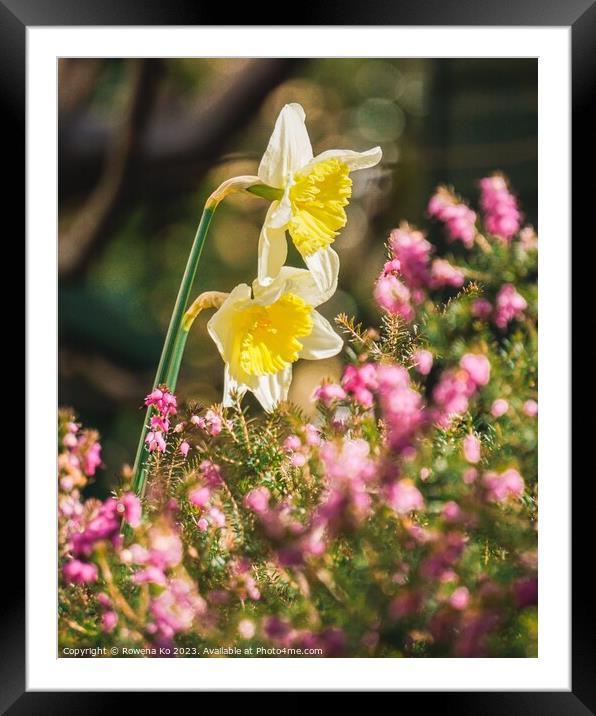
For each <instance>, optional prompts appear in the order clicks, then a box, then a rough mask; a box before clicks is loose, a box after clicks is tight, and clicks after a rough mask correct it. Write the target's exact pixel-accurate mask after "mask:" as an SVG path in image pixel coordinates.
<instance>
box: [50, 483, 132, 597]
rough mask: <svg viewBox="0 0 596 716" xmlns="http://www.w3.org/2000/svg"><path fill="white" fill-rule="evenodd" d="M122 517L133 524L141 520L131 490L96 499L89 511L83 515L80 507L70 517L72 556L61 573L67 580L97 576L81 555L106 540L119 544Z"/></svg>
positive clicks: (90, 551)
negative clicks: (96, 502)
mask: <svg viewBox="0 0 596 716" xmlns="http://www.w3.org/2000/svg"><path fill="white" fill-rule="evenodd" d="M79 504H80V503H79ZM123 518H124V520H125V521H126V522H128V523H129V524H130V525H131V526H132V527H136V526H138V525H139V524H140V521H141V503H140V500H139V498H138V497H137V496H136V495H135V494H133V493H132V492H126V493H124V495H122V497H121V498H120V499H117V498H115V497H109V498H108V499H107V500H105V502H103V503H99V506H98V507H97V508H96V509H95V510H94V511H93V512H91V514H90V515H85V512H84V510H83V509H81V510H78V511H77V514H76V516H72V517H71V518H70V520H69V526H68V542H67V543H66V548H67V550H68V552H69V553H70V554H71V555H72V556H73V557H74V559H69V560H68V561H67V562H66V563H65V565H64V568H63V576H64V579H65V581H66V582H67V583H71V582H72V583H83V582H94V581H96V580H97V568H96V566H95V565H94V564H92V563H89V562H86V561H83V560H82V559H80V558H85V557H87V558H89V557H90V556H91V555H92V553H93V550H94V549H95V547H96V545H97V544H99V543H100V542H103V541H109V542H111V543H112V544H113V545H114V546H116V545H119V544H120V542H121V536H120V524H121V521H122V519H123Z"/></svg>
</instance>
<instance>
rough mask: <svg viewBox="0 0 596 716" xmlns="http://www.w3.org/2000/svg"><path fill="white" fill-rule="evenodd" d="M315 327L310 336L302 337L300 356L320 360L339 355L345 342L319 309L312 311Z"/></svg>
mask: <svg viewBox="0 0 596 716" xmlns="http://www.w3.org/2000/svg"><path fill="white" fill-rule="evenodd" d="M311 315H312V319H313V328H312V332H311V334H310V335H309V336H305V337H304V338H301V339H300V341H301V343H302V350H301V351H300V358H306V359H307V360H320V359H322V358H331V356H334V355H337V354H338V353H339V352H340V350H341V349H342V348H343V345H344V342H343V340H342V339H341V337H340V336H338V335H337V333H336V332H335V331H334V330H333V327H332V325H331V324H330V323H329V321H328V320H327V319H326V318H323V316H321V314H320V313H319V312H318V311H313V312H312V314H311Z"/></svg>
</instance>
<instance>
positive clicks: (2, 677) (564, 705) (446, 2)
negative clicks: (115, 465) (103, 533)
mask: <svg viewBox="0 0 596 716" xmlns="http://www.w3.org/2000/svg"><path fill="white" fill-rule="evenodd" d="M257 8H258V9H257ZM222 10H223V12H222ZM264 10H267V8H266V6H265V4H263V3H262V2H261V3H258V4H254V3H253V4H250V3H248V4H246V5H245V6H244V8H243V7H241V6H240V5H236V6H234V10H233V14H234V16H235V19H236V23H235V24H240V23H241V21H247V24H253V25H258V24H269V23H267V22H260V19H261V18H260V17H259V18H257V17H256V15H257V13H258V14H259V15H261V16H264V17H266V18H268V19H271V18H277V17H280V15H279V14H278V13H276V12H274V11H273V10H272V11H271V13H265V12H263V11H264ZM307 10H308V11H307V12H306V13H305V18H308V19H309V21H310V22H309V23H308V24H309V25H362V24H365V25H418V26H424V25H427V26H433V25H434V26H440V25H452V26H458V25H466V26H474V25H480V26H491V25H492V26H515V25H530V26H568V27H570V28H571V33H572V132H573V150H572V159H573V173H572V175H573V179H574V192H573V197H572V212H573V219H574V222H573V227H574V229H576V230H577V227H578V226H579V225H580V224H582V223H584V222H583V221H582V219H584V218H585V219H587V216H588V212H589V211H590V209H591V207H592V205H593V203H594V198H593V197H594V186H593V181H590V180H589V177H590V176H591V172H590V169H592V164H591V160H590V155H591V152H590V151H589V149H590V148H591V147H593V138H592V135H593V126H594V122H593V115H592V113H591V106H592V102H591V100H592V99H593V98H594V97H595V96H596V4H594V0H566V2H565V3H562V2H561V3H557V2H555V1H554V0H549V1H548V2H546V1H545V0H543V1H542V2H540V1H539V0H517V1H516V2H515V3H495V2H494V0H424V2H421V1H420V0H401V1H400V2H399V3H398V2H392V3H391V2H389V1H388V0H368V2H366V3H357V2H354V1H352V2H347V0H343V1H342V2H341V3H340V2H338V0H331V1H330V2H327V3H324V4H323V3H320V4H317V6H316V7H312V8H310V7H309V8H307ZM229 11H230V8H228V9H226V8H224V7H223V6H222V7H221V8H220V9H219V10H218V9H217V7H214V6H213V4H211V5H210V6H209V7H207V4H206V3H203V2H200V0H195V2H189V1H188V0H186V1H185V0H168V1H167V2H165V1H164V0H145V2H143V3H138V2H133V1H132V0H118V2H110V1H109V0H103V2H101V3H100V2H98V0H78V1H77V2H76V3H75V2H70V1H69V0H52V2H49V1H48V0H0V57H1V62H0V102H1V105H2V112H1V113H0V117H1V121H2V124H3V130H4V131H3V134H2V136H3V137H5V138H6V137H11V138H12V140H11V141H10V142H6V145H7V146H5V147H4V160H5V164H4V175H5V177H10V180H9V181H8V182H6V184H5V187H4V197H3V198H4V206H5V207H10V213H11V214H12V215H13V216H23V217H24V215H25V212H24V209H25V198H24V193H23V191H22V189H23V186H24V181H25V175H24V171H25V169H24V163H23V156H24V154H25V110H26V106H25V105H26V103H25V69H26V28H27V27H28V26H69V25H73V26H78V25H103V26H106V25H171V26H173V25H219V24H222V23H220V22H219V21H220V19H227V18H223V15H224V14H226V15H227V14H228V13H229ZM255 20H259V22H255ZM8 145H9V146H8ZM567 190H568V188H567V187H561V191H562V192H564V191H567ZM20 209H22V213H20V211H19V210H20ZM586 229H587V221H586ZM590 240H591V235H590V234H587V235H586V243H588V242H589V241H590ZM11 242H14V239H11ZM576 253H577V252H576ZM574 268H577V269H578V270H579V271H580V273H581V269H579V267H578V266H577V262H576V263H575V264H574ZM584 270H585V268H584ZM580 422H581V423H582V424H581V425H580V426H579V427H578V433H577V436H576V439H575V441H573V442H572V445H573V446H578V445H580V444H583V445H585V444H586V443H585V439H586V438H587V428H586V427H584V426H585V422H584V421H578V423H580ZM586 422H588V421H586ZM562 429H570V426H568V427H566V426H562ZM582 431H585V434H583V433H582ZM582 438H584V440H583V441H582ZM586 477H587V478H589V479H586V480H582V481H581V483H580V485H581V487H580V488H579V489H576V490H575V493H574V498H573V515H572V516H573V525H574V528H573V537H574V538H575V539H574V540H573V542H574V553H573V555H572V564H573V592H572V594H573V599H572V608H573V621H572V690H571V691H570V692H560V691H558V692H547V691H543V692H530V691H524V692H512V693H506V692H491V693H487V692H462V693H441V694H439V693H436V692H435V693H430V692H427V693H425V694H424V697H425V704H424V705H425V706H427V705H429V703H428V701H427V699H433V701H434V702H435V703H436V704H437V707H438V708H441V709H444V710H450V709H451V708H456V709H457V711H458V712H459V713H461V714H485V715H486V716H489V715H491V714H524V715H527V714H541V715H548V714H557V715H559V714H566V715H569V716H573V715H574V714H578V715H579V714H588V713H595V711H594V709H595V708H596V698H595V694H596V689H595V687H594V674H595V673H596V669H595V668H594V664H593V658H592V657H593V652H594V648H593V646H594V631H593V629H591V628H590V627H591V625H592V624H593V615H592V606H591V601H592V600H591V599H590V596H589V595H591V594H592V590H593V587H592V588H591V585H590V581H591V576H592V570H591V569H590V568H589V567H590V564H591V562H592V560H591V559H589V557H588V555H587V548H586V547H585V546H583V547H582V541H580V539H579V531H580V526H581V525H587V524H591V522H592V519H593V518H592V512H593V508H592V505H593V501H592V500H590V499H589V497H590V495H588V492H589V491H590V489H591V490H592V492H593V487H592V484H593V478H592V476H591V475H586ZM21 494H24V493H21ZM18 498H19V493H18V491H17V492H15V494H14V497H13V498H12V505H13V514H14V516H15V517H17V519H18V518H19V517H20V514H21V513H20V511H19V509H18V508H16V505H17V504H18ZM23 504H24V503H23ZM591 518H592V519H591ZM16 534H18V528H17V532H16ZM584 544H585V543H584ZM589 545H590V540H588V541H587V546H588V547H589ZM23 549H24V541H23ZM584 550H585V552H584ZM4 551H5V554H4V558H5V564H4V569H5V572H4V574H5V575H10V580H6V581H5V584H4V585H3V589H2V595H3V597H4V600H5V603H4V606H3V608H2V611H1V612H0V619H1V622H0V623H1V632H0V633H1V635H2V637H1V638H2V643H3V649H2V658H1V659H0V709H2V713H8V714H11V716H16V715H18V714H53V713H60V714H64V713H77V714H79V713H86V714H89V715H91V714H99V713H102V714H103V713H105V712H107V711H108V710H112V709H114V710H119V708H121V707H122V706H126V704H127V703H132V702H131V701H130V700H129V697H128V696H127V695H125V694H123V693H109V692H103V693H101V694H91V693H89V692H72V693H70V692H28V691H26V672H25V585H24V579H23V582H22V585H20V584H19V580H18V577H19V576H23V577H24V555H23V552H21V551H20V550H19V549H18V548H17V546H16V545H14V544H11V545H10V548H6V547H5V550H4ZM6 561H8V564H7V563H6ZM11 589H12V590H13V591H12V593H9V592H10V590H11ZM73 686H74V685H73ZM471 687H473V685H471ZM156 696H157V695H153V694H151V695H150V697H151V698H152V699H155V697H156ZM412 696H413V697H414V698H416V699H419V698H420V696H421V694H419V693H417V694H408V693H402V694H400V697H399V698H400V702H399V704H400V707H401V708H403V707H404V703H403V699H404V698H406V697H408V698H410V697H412ZM135 698H138V695H137V696H136V697H135ZM158 698H159V697H158ZM135 706H137V707H138V702H135V703H134V705H133V708H134V707H135ZM195 707H196V705H195Z"/></svg>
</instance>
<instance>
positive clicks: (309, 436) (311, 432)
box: [304, 423, 321, 447]
mask: <svg viewBox="0 0 596 716" xmlns="http://www.w3.org/2000/svg"><path fill="white" fill-rule="evenodd" d="M304 441H305V442H306V444H307V445H310V446H311V447H312V446H315V445H320V444H321V432H320V430H319V429H318V428H317V426H316V425H313V424H312V423H307V424H306V425H305V426H304Z"/></svg>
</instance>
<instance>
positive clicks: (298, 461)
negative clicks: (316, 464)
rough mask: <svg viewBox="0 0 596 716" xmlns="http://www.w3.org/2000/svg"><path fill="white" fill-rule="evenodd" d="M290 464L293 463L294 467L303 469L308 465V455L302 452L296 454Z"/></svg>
mask: <svg viewBox="0 0 596 716" xmlns="http://www.w3.org/2000/svg"><path fill="white" fill-rule="evenodd" d="M290 462H291V463H292V465H293V467H303V466H304V465H306V455H305V454H304V453H301V452H295V453H294V454H293V455H292V457H291V460H290Z"/></svg>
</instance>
